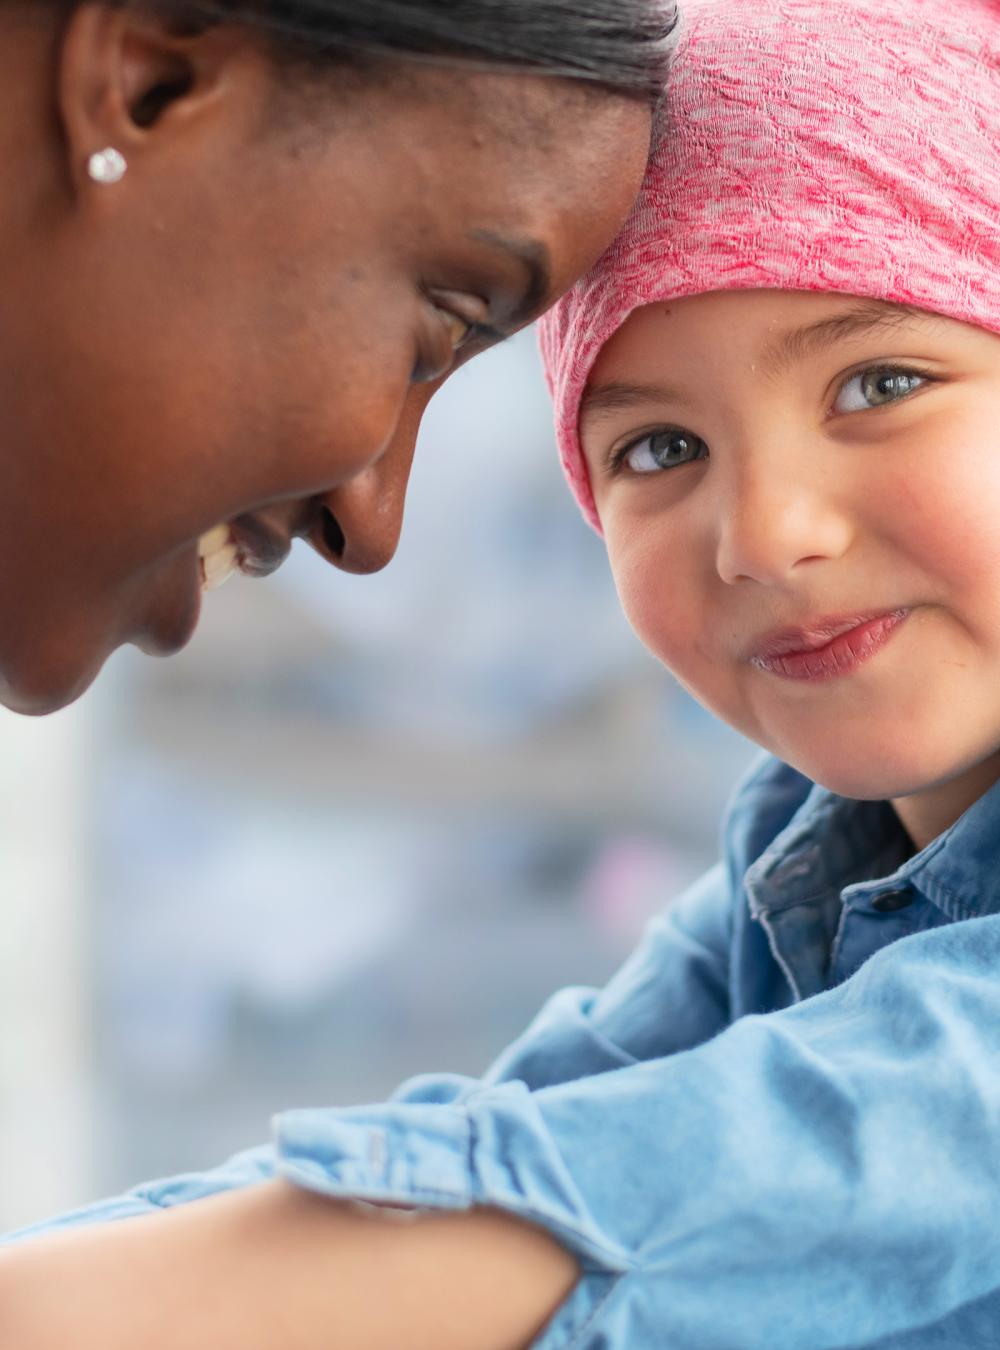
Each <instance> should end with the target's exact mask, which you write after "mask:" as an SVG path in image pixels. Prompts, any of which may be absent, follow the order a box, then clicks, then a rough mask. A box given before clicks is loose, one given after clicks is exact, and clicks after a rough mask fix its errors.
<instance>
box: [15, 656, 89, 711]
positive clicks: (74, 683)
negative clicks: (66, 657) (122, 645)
mask: <svg viewBox="0 0 1000 1350" xmlns="http://www.w3.org/2000/svg"><path fill="white" fill-rule="evenodd" d="M103 664H104V663H103V661H100V662H98V663H97V664H96V665H95V666H94V667H93V668H92V669H89V670H86V671H81V670H77V671H65V672H59V673H56V672H54V671H51V670H37V671H23V670H19V671H15V672H8V671H7V670H3V671H2V672H0V706H2V707H4V708H7V709H9V711H10V712H14V713H20V714H21V715H22V716H24V717H45V716H47V715H48V714H49V713H54V712H59V711H60V709H62V708H66V707H68V706H69V705H70V704H71V703H75V702H76V700H77V699H78V698H79V697H80V696H81V694H84V693H86V691H87V690H88V689H89V688H90V686H91V685H92V684H93V682H94V680H95V679H96V678H97V674H98V672H99V671H100V668H101V666H102V665H103Z"/></svg>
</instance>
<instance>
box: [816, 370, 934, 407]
mask: <svg viewBox="0 0 1000 1350" xmlns="http://www.w3.org/2000/svg"><path fill="white" fill-rule="evenodd" d="M930 383H931V377H930V376H929V375H925V374H923V373H922V372H921V371H919V370H913V369H912V368H911V367H909V366H900V365H879V366H867V367H866V368H865V369H864V370H858V371H855V372H854V374H853V375H849V376H848V377H847V379H846V380H845V381H844V382H843V384H841V386H840V388H839V389H838V391H837V397H836V399H835V400H834V402H833V406H832V408H831V412H833V413H854V412H867V411H869V410H871V409H873V408H885V407H888V406H889V405H890V404H893V403H901V402H902V401H903V400H904V399H908V398H910V397H911V395H913V394H915V393H916V392H917V390H918V389H922V388H924V387H925V386H926V385H927V384H930Z"/></svg>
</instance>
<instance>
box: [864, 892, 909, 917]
mask: <svg viewBox="0 0 1000 1350" xmlns="http://www.w3.org/2000/svg"><path fill="white" fill-rule="evenodd" d="M913 900H914V895H913V892H912V891H883V892H882V894H881V895H877V896H876V897H875V899H874V900H873V901H872V909H875V910H878V912H879V914H894V913H895V911H896V910H897V909H905V908H906V907H907V905H912V904H913Z"/></svg>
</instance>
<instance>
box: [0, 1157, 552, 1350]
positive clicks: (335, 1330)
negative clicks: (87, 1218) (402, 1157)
mask: <svg viewBox="0 0 1000 1350" xmlns="http://www.w3.org/2000/svg"><path fill="white" fill-rule="evenodd" d="M576 1277H577V1266H576V1263H575V1261H574V1260H573V1258H572V1257H571V1256H569V1255H568V1254H567V1253H566V1252H565V1251H564V1250H563V1249H562V1248H561V1247H560V1246H559V1245H558V1244H557V1243H556V1242H555V1241H554V1240H553V1239H552V1238H551V1237H550V1236H548V1235H547V1234H546V1233H544V1232H542V1230H541V1229H538V1228H535V1227H532V1226H531V1225H529V1224H526V1223H523V1222H522V1221H520V1220H517V1219H513V1218H510V1217H508V1216H506V1215H503V1214H500V1213H499V1212H497V1211H493V1210H485V1209H483V1210H473V1211H467V1212H463V1213H457V1214H455V1213H451V1214H431V1215H420V1216H416V1217H414V1218H413V1219H412V1220H410V1221H409V1222H405V1223H404V1222H399V1221H394V1220H393V1219H392V1218H389V1217H382V1216H379V1215H377V1214H371V1213H367V1212H365V1211H361V1210H357V1209H355V1208H353V1207H352V1206H350V1205H349V1204H344V1203H340V1202H337V1201H334V1200H329V1199H326V1198H323V1197H319V1196H316V1195H312V1194H310V1193H309V1192H306V1191H301V1190H298V1189H296V1188H295V1187H293V1186H291V1185H288V1184H287V1183H284V1182H281V1181H276V1182H267V1183H265V1184H263V1185H259V1186H254V1187H251V1188H249V1189H247V1190H244V1191H241V1192H239V1193H236V1194H232V1195H224V1196H219V1197H214V1198H212V1199H208V1200H201V1201H198V1202H196V1203H194V1204H191V1205H185V1206H182V1207H180V1208H178V1209H174V1210H167V1211H164V1212H163V1213H160V1214H155V1215H150V1216H146V1217H143V1218H139V1219H131V1220H128V1221H126V1222H122V1223H117V1224H111V1225H108V1226H107V1227H104V1228H98V1229H90V1230H87V1231H83V1232H79V1233H75V1232H69V1233H61V1234H55V1235H52V1236H49V1237H44V1238H40V1239H38V1240H36V1241H34V1242H30V1243H25V1244H24V1245H23V1246H20V1247H12V1248H8V1249H6V1250H5V1251H3V1252H0V1344H2V1345H3V1348H4V1350H137V1347H142V1350H329V1348H330V1347H331V1346H336V1347H338V1350H400V1347H404V1346H405V1347H406V1350H523V1347H526V1346H528V1345H529V1344H530V1343H531V1342H532V1340H534V1339H535V1337H536V1335H537V1334H538V1333H539V1332H540V1330H541V1329H542V1327H543V1326H544V1325H545V1323H546V1322H547V1321H548V1319H549V1318H550V1317H551V1315H552V1314H553V1313H554V1312H555V1310H556V1308H557V1307H558V1306H559V1304H560V1303H561V1302H562V1301H563V1299H564V1298H565V1297H566V1295H567V1294H568V1293H569V1291H570V1290H571V1289H572V1287H573V1284H574V1283H575V1280H576Z"/></svg>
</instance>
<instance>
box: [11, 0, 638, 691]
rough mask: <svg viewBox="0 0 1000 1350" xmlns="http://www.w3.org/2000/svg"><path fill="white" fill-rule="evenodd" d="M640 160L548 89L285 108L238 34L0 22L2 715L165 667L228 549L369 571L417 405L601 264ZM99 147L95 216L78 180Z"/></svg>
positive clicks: (593, 109) (572, 98) (593, 113)
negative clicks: (235, 524)
mask: <svg viewBox="0 0 1000 1350" xmlns="http://www.w3.org/2000/svg"><path fill="white" fill-rule="evenodd" d="M581 119H585V121H586V127H587V134H586V135H585V136H581V135H580V134H579V127H580V123H581ZM648 137H649V113H648V110H647V109H646V108H645V107H643V106H642V105H640V104H639V103H636V102H633V101H631V100H627V99H623V98H619V97H613V96H608V95H605V94H602V93H599V92H594V91H590V90H586V89H584V88H583V86H581V85H577V84H574V83H572V82H570V81H565V80H551V79H545V78H541V77H527V76H523V75H520V74H497V73H484V72H480V71H474V70H472V69H471V68H470V69H469V70H467V71H463V70H461V69H455V68H448V69H447V70H445V69H443V68H442V69H434V68H431V67H425V66H419V67H409V68H403V67H402V66H399V67H394V66H392V65H391V64H390V65H388V66H386V67H385V68H384V69H382V70H381V71H380V72H379V73H378V78H373V79H371V80H369V81H365V80H364V79H361V78H359V77H358V75H357V74H356V73H353V72H345V73H341V74H340V75H339V76H338V75H331V74H329V73H327V74H326V75H325V76H324V78H323V79H319V78H312V77H306V76H304V75H299V76H298V77H296V85H295V86H293V85H292V84H291V83H290V82H289V81H288V80H287V79H283V78H282V77H281V75H280V73H279V72H278V71H277V70H276V68H275V65H274V62H273V60H272V58H271V56H270V55H269V54H268V53H267V51H266V50H265V49H264V48H263V47H262V46H261V45H259V44H258V42H257V41H256V40H255V39H253V38H252V37H251V36H249V35H248V34H247V32H246V31H245V30H243V29H240V28H236V27H227V26H222V27H218V28H215V29H209V30H208V31H207V32H204V33H202V34H200V35H198V36H183V35H181V36H178V35H177V34H175V33H171V32H170V31H168V30H167V29H165V28H164V27H163V25H162V23H161V22H160V21H159V20H158V19H157V18H156V17H155V15H152V16H151V15H149V14H147V13H145V12H144V11H142V10H138V9H133V8H132V7H123V8H118V7H113V6H112V7H106V6H104V5H100V4H84V5H81V6H79V7H78V8H77V9H75V10H74V11H72V13H71V15H70V17H69V18H68V19H67V18H65V16H63V17H59V15H58V12H57V11H56V10H55V9H54V8H53V9H50V8H49V7H47V6H36V5H28V6H24V7H19V6H3V7H0V162H2V163H3V164H4V169H5V181H6V182H7V183H8V184H16V185H17V190H16V191H7V192H5V193H3V194H2V199H0V289H2V293H3V295H4V323H3V325H2V329H0V408H2V410H3V435H4V447H3V453H2V455H0V578H2V579H3V580H2V582H0V702H3V703H5V704H6V705H7V706H9V707H11V708H13V709H16V710H18V711H21V712H26V713H43V712H48V711H50V710H52V709H55V708H57V707H59V706H62V705H63V704H65V703H68V702H70V701H71V700H72V699H74V698H76V697H77V696H78V695H79V694H80V693H81V692H82V691H83V690H84V689H85V688H86V687H87V685H88V684H89V683H90V681H91V680H92V679H93V678H94V676H95V675H96V673H97V671H98V670H99V669H100V667H101V665H102V663H103V662H104V661H105V659H106V658H107V656H108V655H109V653H110V652H112V651H113V650H114V649H115V648H116V647H118V646H120V645H121V644H123V643H135V644H137V645H138V646H140V647H142V648H143V649H144V650H146V651H148V652H151V653H159V654H166V653H170V652H173V651H176V650H177V649H178V648H179V647H180V646H182V645H183V644H184V643H185V642H186V641H187V640H188V638H189V637H190V635H191V633H192V631H193V628H194V625H195V623H196V622H197V618H198V610H199V603H200V596H199V587H198V579H199V573H198V562H197V553H196V543H197V540H198V537H199V536H200V535H201V534H203V533H204V532H206V531H207V530H209V529H211V528H212V527H213V526H215V525H217V524H219V523H220V522H231V521H233V520H243V521H244V522H245V521H246V520H247V518H249V519H250V523H251V525H252V526H254V527H255V528H257V529H258V530H259V529H265V530H266V531H267V534H268V538H269V539H270V541H271V544H272V546H273V547H274V549H275V550H276V551H277V552H278V553H281V552H282V551H284V550H286V549H287V547H288V544H289V542H290V540H291V539H292V538H293V537H295V536H302V537H304V538H306V539H308V540H309V541H310V543H312V544H313V545H314V547H316V548H317V549H318V550H319V551H320V552H321V553H322V554H323V555H324V556H326V557H328V558H329V559H330V561H331V562H333V563H334V564H335V565H336V566H338V567H342V568H345V569H346V570H349V571H356V572H369V571H373V570H375V569H377V568H379V567H382V566H384V565H385V563H386V562H387V561H388V560H389V559H390V558H391V556H392V553H393V551H394V549H395V546H396V542H397V539H398V535H399V529H400V523H401V519H402V511H403V501H404V497H405V489H406V481H407V477H408V474H409V467H410V459H411V456H412V453H413V445H414V439H415V436H416V431H417V428H418V426H419V421H420V415H421V413H422V411H423V408H424V406H425V405H426V401H427V399H428V397H429V396H430V393H431V392H433V389H434V387H436V385H437V384H439V383H440V381H441V380H442V379H443V378H445V377H446V376H447V375H448V374H449V373H450V372H451V370H453V369H454V368H455V367H456V366H457V365H458V364H460V363H461V362H462V361H463V360H465V359H467V358H468V357H469V356H471V355H473V354H474V353H475V352H476V351H477V350H480V349H481V348H482V347H484V346H486V345H489V343H490V342H491V341H493V340H495V338H494V337H490V336H479V335H478V329H477V327H476V326H477V325H484V326H488V327H489V328H490V329H491V330H497V331H498V332H500V333H505V332H509V331H513V330H514V329H515V328H517V327H519V326H520V325H522V324H523V323H524V322H526V321H527V320H528V319H530V318H531V317H533V316H534V315H535V314H536V313H538V312H540V311H541V310H543V309H544V308H546V307H547V306H548V305H549V304H550V303H551V302H552V301H553V300H554V299H555V298H556V297H557V295H558V294H559V293H561V292H562V291H563V290H565V289H566V288H567V287H568V286H569V285H570V284H571V283H572V282H573V280H574V279H575V278H576V277H577V276H578V275H579V274H580V273H581V272H582V271H583V270H584V269H585V268H586V267H587V266H589V264H590V263H591V262H592V261H593V260H594V258H595V257H596V256H597V255H598V254H599V253H600V252H601V251H602V249H603V248H604V247H605V246H606V244H607V242H608V240H609V239H610V238H611V237H612V235H613V234H614V232H615V230H616V228H617V227H618V225H619V224H620V222H621V220H622V218H623V217H624V215H625V213H626V211H627V209H628V207H629V205H630V203H631V201H632V199H633V197H634V195H635V192H636V190H637V188H638V185H639V181H640V179H641V175H642V169H643V164H644V160H645V156H646V151H647V148H648ZM106 146H114V147H116V148H117V149H118V150H119V151H121V153H122V154H123V155H124V156H125V158H126V160H127V163H128V171H127V173H126V175H125V177H124V179H123V180H122V181H121V182H120V183H118V184H116V185H114V186H107V185H100V184H95V183H94V182H92V181H91V179H90V178H89V176H88V174H87V172H86V166H87V162H88V159H89V156H90V155H91V154H92V153H93V152H94V151H98V150H101V149H103V148H104V147H106ZM596 184H599V185H600V190H599V191H595V190H594V187H595V185H596ZM498 240H499V241H503V242H497V241H498ZM512 248H513V250H514V251H512ZM518 248H523V249H527V250H528V251H529V253H530V254H531V256H532V257H533V258H536V259H539V258H542V257H545V258H546V260H547V268H546V271H547V273H548V276H547V279H546V280H545V281H544V283H543V284H541V285H538V286H536V285H534V282H533V278H532V276H531V275H530V272H529V266H528V265H527V264H526V262H525V261H524V260H523V259H522V258H520V257H518V256H517V252H516V250H517V249H518ZM470 325H471V327H470Z"/></svg>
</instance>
